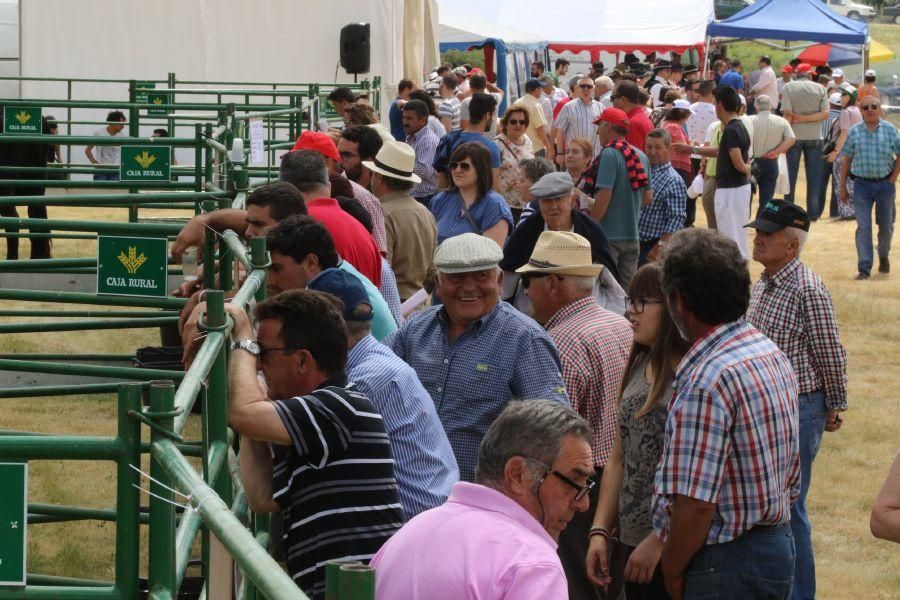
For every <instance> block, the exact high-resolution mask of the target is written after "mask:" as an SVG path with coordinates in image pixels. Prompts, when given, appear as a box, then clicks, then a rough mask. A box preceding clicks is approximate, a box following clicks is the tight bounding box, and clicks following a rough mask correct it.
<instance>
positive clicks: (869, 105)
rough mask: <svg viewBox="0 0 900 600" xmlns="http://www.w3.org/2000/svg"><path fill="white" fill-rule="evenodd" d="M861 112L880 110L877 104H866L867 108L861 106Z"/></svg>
mask: <svg viewBox="0 0 900 600" xmlns="http://www.w3.org/2000/svg"><path fill="white" fill-rule="evenodd" d="M859 108H860V110H878V108H879V106H878V105H877V104H866V105H865V106H860V107H859Z"/></svg>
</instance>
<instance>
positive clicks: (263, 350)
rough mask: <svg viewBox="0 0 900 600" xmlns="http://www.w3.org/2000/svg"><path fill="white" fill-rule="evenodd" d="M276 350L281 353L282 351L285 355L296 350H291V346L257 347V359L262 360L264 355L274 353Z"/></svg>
mask: <svg viewBox="0 0 900 600" xmlns="http://www.w3.org/2000/svg"><path fill="white" fill-rule="evenodd" d="M276 350H282V351H284V353H285V354H291V353H292V352H294V351H295V350H297V349H296V348H292V347H291V346H280V347H278V348H263V347H262V346H260V347H259V359H260V360H263V359H264V358H265V357H266V354H269V353H270V352H275V351H276Z"/></svg>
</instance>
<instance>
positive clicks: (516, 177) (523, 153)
mask: <svg viewBox="0 0 900 600" xmlns="http://www.w3.org/2000/svg"><path fill="white" fill-rule="evenodd" d="M526 129H528V111H527V110H525V109H524V108H522V107H521V106H510V107H509V108H507V109H506V112H505V113H503V119H502V120H501V121H500V134H499V135H498V136H497V137H495V138H494V142H495V143H496V144H497V146H498V147H499V148H500V186H499V189H498V190H497V191H499V192H500V194H501V195H502V196H503V198H504V199H505V200H506V203H507V204H508V205H509V209H510V210H511V211H512V215H513V223H516V222H518V220H519V216H520V215H521V214H522V209H523V208H525V204H526V202H525V200H523V199H522V195H521V193H520V188H521V182H522V171H521V170H520V169H519V161H522V160H526V159H529V158H534V153H533V152H532V150H531V140H530V139H529V138H528V136H527V135H525V130H526Z"/></svg>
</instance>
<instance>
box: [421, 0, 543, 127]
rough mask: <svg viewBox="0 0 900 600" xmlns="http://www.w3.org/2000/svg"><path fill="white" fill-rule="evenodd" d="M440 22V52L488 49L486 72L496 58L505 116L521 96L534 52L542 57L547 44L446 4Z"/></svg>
mask: <svg viewBox="0 0 900 600" xmlns="http://www.w3.org/2000/svg"><path fill="white" fill-rule="evenodd" d="M439 22H440V28H439V33H438V41H439V46H440V50H441V52H446V51H447V50H463V51H465V50H470V49H472V48H477V49H486V50H487V51H486V52H485V66H486V69H485V70H487V71H490V70H492V66H493V65H489V64H488V63H490V62H491V61H490V58H491V55H493V58H494V59H495V60H496V73H497V87H499V88H500V89H501V90H503V101H502V102H501V103H500V107H499V109H498V114H503V111H505V110H506V106H507V104H508V103H511V101H513V100H515V99H516V98H518V97H519V96H520V95H521V94H522V91H523V89H524V86H525V80H526V78H527V77H528V69H529V68H530V64H531V57H533V56H534V55H535V53H541V54H542V55H543V54H544V53H545V52H546V49H547V44H548V42H547V41H546V40H543V39H541V37H540V36H538V35H535V34H533V33H529V32H526V31H521V30H518V29H515V28H512V27H506V26H504V25H501V24H500V23H492V22H490V21H487V20H484V19H481V18H479V17H477V16H475V15H471V14H462V13H461V12H459V11H456V10H454V9H453V8H452V7H448V6H445V5H444V4H443V3H442V4H441V5H440V9H439ZM511 93H512V98H511V97H510V96H511Z"/></svg>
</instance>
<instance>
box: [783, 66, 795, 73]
mask: <svg viewBox="0 0 900 600" xmlns="http://www.w3.org/2000/svg"><path fill="white" fill-rule="evenodd" d="M781 72H782V73H793V72H794V67H792V66H791V65H784V66H783V67H781Z"/></svg>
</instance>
